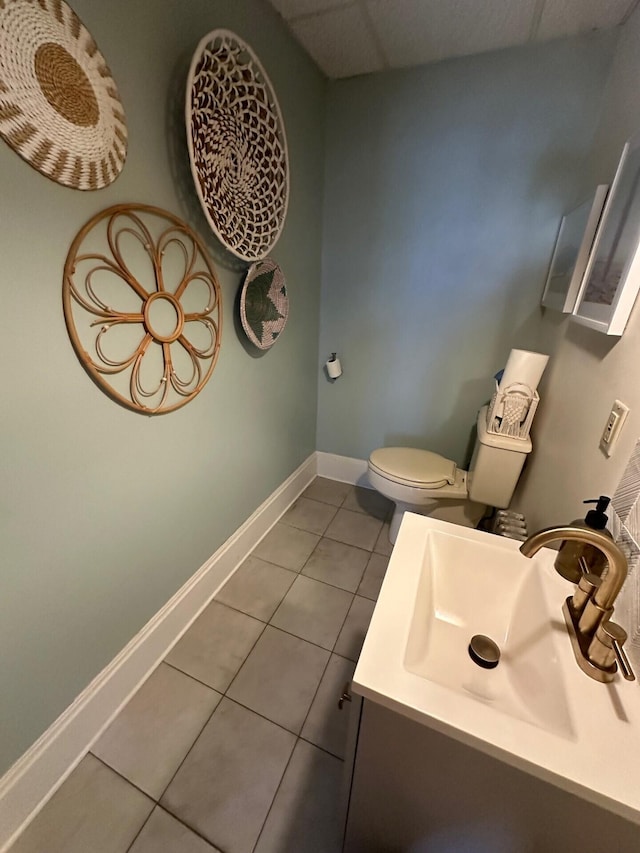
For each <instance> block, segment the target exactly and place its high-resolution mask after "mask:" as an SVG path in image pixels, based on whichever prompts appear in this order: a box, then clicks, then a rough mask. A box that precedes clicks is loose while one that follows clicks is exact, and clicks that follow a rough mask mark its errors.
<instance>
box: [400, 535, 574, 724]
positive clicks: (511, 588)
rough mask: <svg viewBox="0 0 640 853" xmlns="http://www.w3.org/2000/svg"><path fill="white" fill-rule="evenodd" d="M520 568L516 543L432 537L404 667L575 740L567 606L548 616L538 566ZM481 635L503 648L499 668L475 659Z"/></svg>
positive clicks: (424, 557)
mask: <svg viewBox="0 0 640 853" xmlns="http://www.w3.org/2000/svg"><path fill="white" fill-rule="evenodd" d="M514 562H516V561H514V552H513V543H512V542H510V541H509V540H506V539H503V538H500V537H496V536H489V535H487V536H485V537H483V539H482V540H477V539H476V540H470V539H469V537H468V535H465V528H460V527H452V529H451V530H446V531H442V530H432V531H430V533H429V535H428V538H427V543H426V549H425V551H424V554H423V555H422V560H421V563H422V565H421V567H420V574H419V580H418V589H417V595H416V598H415V604H414V607H413V615H412V618H411V623H410V627H409V633H408V638H407V644H406V649H405V655H404V666H405V667H406V669H408V670H409V671H410V672H413V673H415V674H416V675H419V676H421V677H422V678H427V679H429V680H431V681H435V682H437V683H438V684H442V685H444V686H445V687H449V688H451V689H452V690H456V691H458V692H460V693H463V694H464V695H466V696H470V697H472V698H473V699H475V700H476V701H478V702H483V703H485V704H490V705H492V706H493V707H494V708H495V709H496V710H498V711H500V712H501V713H504V714H509V715H511V716H514V717H518V718H519V719H521V720H525V721H527V722H529V723H532V724H533V725H537V726H542V727H543V728H546V729H548V730H549V731H553V732H556V733H557V734H559V735H562V736H564V737H575V732H574V729H573V726H572V723H571V716H570V713H569V707H568V704H567V699H566V693H565V686H564V684H563V680H562V671H561V668H560V665H559V661H558V656H557V654H556V650H555V645H554V638H553V634H554V632H556V631H557V632H560V633H561V634H563V633H566V629H565V626H564V621H563V619H562V615H561V613H560V607H559V606H558V607H557V608H555V612H554V613H551V614H550V613H548V612H547V608H546V605H545V600H544V595H543V590H542V584H541V582H540V577H539V572H538V569H537V566H536V565H535V564H534V563H533V562H532V561H530V560H525V561H523V562H521V561H520V560H518V561H517V562H516V564H515V565H514ZM560 604H561V602H560ZM475 634H483V635H485V636H487V637H489V638H490V639H491V640H493V641H494V642H495V643H496V644H497V645H498V647H499V649H500V661H499V663H498V665H497V667H496V668H495V669H483V668H481V667H480V666H479V665H478V664H477V663H475V662H474V661H473V660H472V658H471V656H470V654H469V641H470V640H471V638H472V637H473V636H474V635H475Z"/></svg>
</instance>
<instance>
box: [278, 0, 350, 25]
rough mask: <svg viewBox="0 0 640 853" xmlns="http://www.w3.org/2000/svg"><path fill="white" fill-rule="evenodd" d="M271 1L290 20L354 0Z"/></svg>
mask: <svg viewBox="0 0 640 853" xmlns="http://www.w3.org/2000/svg"><path fill="white" fill-rule="evenodd" d="M269 2H270V3H271V5H272V6H273V7H274V8H275V9H277V11H278V12H280V14H281V15H282V17H283V18H286V19H287V21H290V20H291V19H292V18H299V17H300V15H309V14H313V13H314V12H324V11H326V10H327V9H335V8H337V7H338V6H346V5H347V4H349V3H351V2H352V0H269Z"/></svg>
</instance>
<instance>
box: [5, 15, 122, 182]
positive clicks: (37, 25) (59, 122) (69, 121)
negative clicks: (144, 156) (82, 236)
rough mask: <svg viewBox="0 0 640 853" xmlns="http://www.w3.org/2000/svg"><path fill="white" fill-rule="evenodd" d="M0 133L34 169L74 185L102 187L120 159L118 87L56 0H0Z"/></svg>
mask: <svg viewBox="0 0 640 853" xmlns="http://www.w3.org/2000/svg"><path fill="white" fill-rule="evenodd" d="M0 136H2V138H3V139H4V140H5V142H6V143H7V144H8V145H10V146H11V148H13V149H14V150H15V151H16V152H17V153H18V154H19V155H20V156H21V157H22V158H23V159H24V160H26V161H27V163H29V164H30V165H31V166H33V167H34V169H37V170H38V171H39V172H41V173H42V174H43V175H46V176H47V177H48V178H51V179H52V180H54V181H57V182H58V183H60V184H64V185H65V186H68V187H73V188H74V189H79V190H97V189H100V188H101V187H105V186H107V185H108V184H110V183H111V182H112V181H114V180H115V179H116V178H117V176H118V175H119V174H120V172H121V170H122V167H123V166H124V161H125V158H126V155H127V126H126V121H125V115H124V109H123V107H122V103H121V101H120V96H119V94H118V89H117V87H116V84H115V82H114V80H113V78H112V76H111V72H110V71H109V68H108V66H107V63H106V62H105V59H104V57H103V55H102V53H100V51H99V50H98V47H97V45H96V43H95V41H94V40H93V38H92V36H91V34H90V33H89V32H88V30H87V29H86V27H85V26H84V25H83V24H82V22H81V21H80V19H79V18H78V16H77V15H76V13H75V12H74V11H73V9H71V8H70V7H69V6H68V5H67V4H66V3H65V2H64V0H0Z"/></svg>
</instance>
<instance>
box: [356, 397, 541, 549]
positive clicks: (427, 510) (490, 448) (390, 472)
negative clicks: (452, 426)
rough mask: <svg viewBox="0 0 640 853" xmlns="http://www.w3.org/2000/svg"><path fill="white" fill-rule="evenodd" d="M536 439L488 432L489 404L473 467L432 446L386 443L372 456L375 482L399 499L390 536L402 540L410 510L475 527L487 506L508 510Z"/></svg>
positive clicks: (483, 412) (371, 471) (481, 416)
mask: <svg viewBox="0 0 640 853" xmlns="http://www.w3.org/2000/svg"><path fill="white" fill-rule="evenodd" d="M528 453H531V439H524V440H523V439H519V438H508V437H505V436H503V435H494V434H493V433H490V432H487V406H483V408H482V409H480V411H479V413H478V438H477V440H476V444H475V448H474V451H473V457H472V459H471V465H470V466H469V471H462V470H461V469H460V468H458V467H457V465H456V463H455V462H453V461H452V460H451V459H445V457H444V456H440V455H439V454H437V453H432V452H431V451H429V450H416V449H414V448H411V447H381V448H379V449H378V450H374V451H373V453H372V454H371V456H370V457H369V482H370V483H371V485H372V486H373V487H374V488H375V489H377V491H379V492H380V493H381V494H383V495H384V496H385V497H387V498H389V499H390V500H392V501H394V502H395V505H396V507H395V511H394V513H393V520H392V521H391V528H390V530H389V539H390V541H391V543H394V542H395V541H396V536H397V535H398V529H399V528H400V522H401V521H402V516H403V515H404V513H405V512H407V511H409V512H417V513H419V514H420V515H429V516H433V517H434V518H440V519H442V520H443V521H451V522H453V523H454V524H461V525H463V526H465V527H475V526H476V525H477V524H478V522H479V521H480V519H481V518H482V516H483V514H484V512H485V510H486V508H487V506H493V507H498V508H500V509H506V508H507V507H508V506H509V503H510V501H511V498H512V497H513V493H514V491H515V488H516V484H517V482H518V479H519V477H520V473H521V471H522V466H523V465H524V461H525V459H526V457H527V454H528Z"/></svg>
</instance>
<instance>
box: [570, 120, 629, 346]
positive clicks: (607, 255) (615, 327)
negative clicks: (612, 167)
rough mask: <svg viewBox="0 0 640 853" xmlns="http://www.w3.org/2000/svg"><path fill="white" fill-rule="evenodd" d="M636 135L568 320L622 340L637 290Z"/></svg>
mask: <svg viewBox="0 0 640 853" xmlns="http://www.w3.org/2000/svg"><path fill="white" fill-rule="evenodd" d="M639 190H640V135H639V136H636V137H634V138H633V139H632V140H630V141H629V142H627V144H626V145H625V146H624V149H623V151H622V156H621V158H620V162H619V164H618V169H617V171H616V176H615V178H614V180H613V184H612V185H611V191H610V193H609V196H608V198H607V202H606V204H605V208H604V211H603V213H602V219H601V220H600V225H599V226H598V231H597V233H596V238H595V240H594V243H593V248H592V250H591V256H590V258H589V262H588V264H587V268H586V270H585V274H584V277H583V279H582V284H581V285H580V290H579V292H578V298H577V301H576V305H575V308H574V309H573V314H572V316H571V319H572V320H575V321H576V322H577V323H581V324H582V325H583V326H589V327H590V328H591V329H597V331H599V332H604V333H605V334H607V335H621V334H622V333H623V332H624V329H625V326H626V325H627V320H628V319H629V314H630V313H631V309H632V308H633V304H634V302H635V300H636V296H637V295H638V290H639V289H640V251H639V242H640V192H639Z"/></svg>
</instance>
